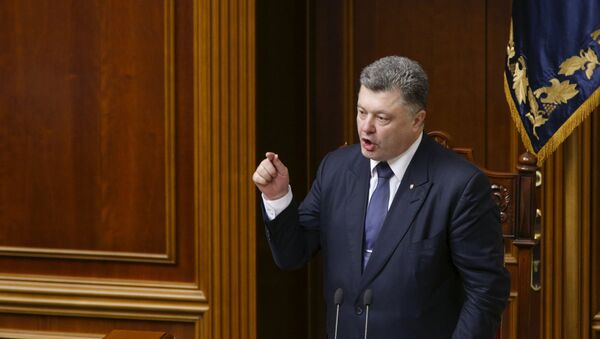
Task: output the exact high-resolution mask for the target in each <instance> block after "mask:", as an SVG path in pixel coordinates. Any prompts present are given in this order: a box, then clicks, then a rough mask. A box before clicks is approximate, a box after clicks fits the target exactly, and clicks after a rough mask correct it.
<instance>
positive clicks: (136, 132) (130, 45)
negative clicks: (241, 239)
mask: <svg viewBox="0 0 600 339" xmlns="http://www.w3.org/2000/svg"><path fill="white" fill-rule="evenodd" d="M5 3H6V5H4V6H5V11H6V12H5V11H3V12H5V13H6V16H7V20H6V21H2V23H1V25H2V26H0V31H2V32H4V33H3V34H4V35H5V40H4V39H3V41H8V42H9V43H8V44H7V45H5V46H4V47H3V52H2V60H3V62H2V64H3V67H2V70H3V71H2V74H1V75H0V76H1V77H2V78H3V79H4V80H3V82H4V86H3V91H2V93H1V95H0V98H1V99H0V100H1V101H0V105H1V106H2V107H4V109H3V110H2V113H0V114H1V115H0V120H1V123H0V126H1V127H0V128H1V129H2V132H1V133H2V139H3V141H4V144H5V145H6V148H7V149H6V150H7V152H1V153H0V162H1V163H2V164H3V167H4V170H3V171H2V173H1V174H2V176H1V177H0V180H1V181H2V183H3V184H2V185H1V188H0V190H1V193H0V206H2V210H3V212H4V213H2V214H1V218H2V219H0V223H1V224H2V228H3V232H2V234H3V236H2V238H0V241H1V242H0V245H1V246H2V247H0V253H2V252H9V253H8V254H10V255H19V254H20V252H21V251H19V249H21V250H22V252H24V253H23V254H24V255H36V254H39V255H44V256H47V255H52V254H54V255H56V256H58V257H63V256H74V255H75V256H77V254H79V257H82V258H85V257H87V256H90V255H91V256H93V254H94V252H95V251H102V252H109V253H104V254H105V257H106V258H107V259H110V258H112V257H114V259H120V258H122V256H121V255H119V253H115V254H114V255H111V253H110V252H130V254H129V255H128V257H131V258H132V259H135V258H136V257H140V259H143V258H145V257H146V256H145V255H144V254H145V253H148V254H163V256H156V257H155V259H157V260H160V259H161V258H162V259H165V260H171V259H172V255H173V253H172V252H171V250H172V248H171V247H172V245H173V244H172V242H171V241H172V239H173V228H174V224H173V215H172V212H173V211H172V205H173V201H174V199H175V197H174V196H173V180H172V179H173V177H172V176H171V172H172V169H173V165H174V164H173V161H172V160H173V154H172V152H173V138H174V135H173V131H172V125H173V121H172V120H173V119H174V111H173V106H172V105H171V101H172V95H173V92H172V91H173V86H174V83H173V79H172V76H171V73H170V72H171V71H170V70H171V69H172V67H173V65H172V62H173V60H172V54H173V51H172V46H171V45H170V44H169V41H170V40H172V36H170V35H172V34H173V22H172V16H171V14H170V13H168V12H167V11H168V10H169V7H172V5H173V2H172V1H169V0H165V1H164V2H163V1H157V2H153V3H148V4H145V5H144V6H140V5H141V3H140V2H138V3H136V2H135V1H102V2H90V1H84V2H82V1H64V0H63V1H9V2H5ZM139 8H143V9H144V10H139ZM86 13H94V15H91V16H90V15H86ZM125 46H127V48H123V47H125ZM157 51H159V52H157ZM149 55H152V57H146V56H149ZM40 234H44V236H40ZM165 240H166V241H165ZM77 250H82V252H77ZM90 251H91V253H90ZM137 252H139V253H140V254H139V255H138V256H136V255H134V254H132V253H137ZM99 254H101V253H99ZM152 258H153V257H152V256H148V257H147V259H150V260H151V259H152Z"/></svg>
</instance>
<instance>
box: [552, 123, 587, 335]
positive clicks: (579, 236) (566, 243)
mask: <svg viewBox="0 0 600 339" xmlns="http://www.w3.org/2000/svg"><path fill="white" fill-rule="evenodd" d="M592 152H593V144H592V131H591V124H590V122H589V121H586V122H584V123H583V125H582V126H581V127H580V128H579V129H577V130H576V131H575V132H574V133H573V134H572V135H571V136H570V137H569V138H568V139H567V140H566V141H565V142H564V144H563V145H562V146H561V147H559V149H558V150H557V152H555V154H554V155H553V156H551V157H550V158H549V159H548V161H547V162H546V164H545V170H544V172H545V180H544V202H545V204H544V207H543V209H544V210H543V213H544V219H543V222H544V233H543V246H544V252H543V253H544V255H543V260H544V281H543V291H544V292H543V293H544V304H543V308H544V317H543V321H544V324H543V329H544V332H543V334H544V338H557V339H558V338H582V339H589V338H590V328H591V326H592V323H591V317H592V309H591V304H590V300H591V298H592V295H591V293H593V292H592V290H591V285H590V283H591V276H590V274H591V272H592V266H591V259H590V255H591V251H592V249H591V241H590V239H591V235H592V232H591V219H590V218H591V216H592V207H591V202H592V194H593V193H592V192H593V191H592V189H591V188H590V187H591V184H592V177H591V176H592V171H593V170H594V169H593V168H592V163H591V158H592Z"/></svg>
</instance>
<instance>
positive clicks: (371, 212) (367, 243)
mask: <svg viewBox="0 0 600 339" xmlns="http://www.w3.org/2000/svg"><path fill="white" fill-rule="evenodd" d="M375 169H376V170H377V187H376V188H375V191H374V192H373V195H372V196H371V200H370V201H369V206H368V207H367V216H366V218H365V238H364V243H363V269H364V268H365V267H366V266H367V262H368V261H369V258H370V257H371V252H373V247H374V245H375V241H376V240H377V236H378V235H379V231H380V230H381V226H382V225H383V221H384V220H385V215H386V214H387V211H388V204H389V201H390V178H391V177H392V176H393V175H394V172H393V171H392V169H391V168H390V165H388V163H387V162H380V163H379V164H377V166H376V167H375Z"/></svg>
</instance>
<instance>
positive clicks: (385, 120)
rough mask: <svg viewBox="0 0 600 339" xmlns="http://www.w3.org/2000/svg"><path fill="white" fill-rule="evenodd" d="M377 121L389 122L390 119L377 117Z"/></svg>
mask: <svg viewBox="0 0 600 339" xmlns="http://www.w3.org/2000/svg"><path fill="white" fill-rule="evenodd" d="M377 120H379V121H381V122H387V121H389V120H390V119H388V118H386V117H377Z"/></svg>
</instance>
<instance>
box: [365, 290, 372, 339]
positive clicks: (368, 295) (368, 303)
mask: <svg viewBox="0 0 600 339" xmlns="http://www.w3.org/2000/svg"><path fill="white" fill-rule="evenodd" d="M372 303H373V291H371V289H368V290H366V291H365V294H364V295H363V304H365V339H367V328H368V326H369V306H371V304H372Z"/></svg>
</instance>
